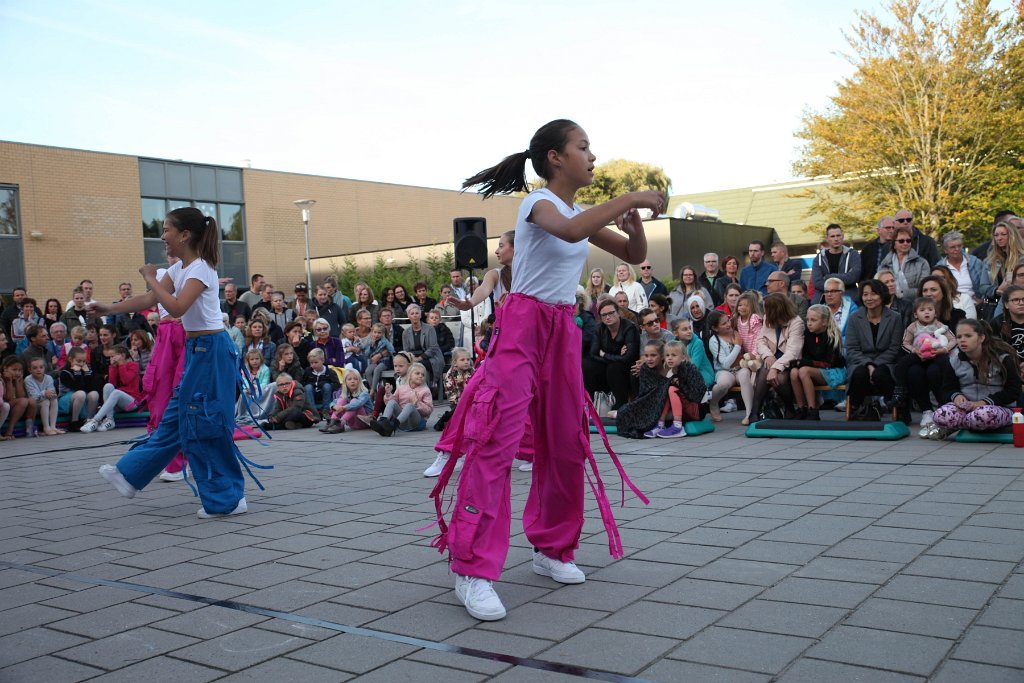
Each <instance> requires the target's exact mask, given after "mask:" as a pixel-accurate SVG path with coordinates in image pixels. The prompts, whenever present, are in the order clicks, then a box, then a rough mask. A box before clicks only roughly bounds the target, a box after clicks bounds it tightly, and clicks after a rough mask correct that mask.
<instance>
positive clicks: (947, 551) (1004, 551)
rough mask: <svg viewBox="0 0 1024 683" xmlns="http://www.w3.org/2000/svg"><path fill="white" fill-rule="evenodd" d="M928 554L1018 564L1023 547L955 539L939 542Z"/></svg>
mask: <svg viewBox="0 0 1024 683" xmlns="http://www.w3.org/2000/svg"><path fill="white" fill-rule="evenodd" d="M928 552H929V553H931V554H933V555H947V556H949V557H967V558H971V559H977V560H1004V561H1007V562H1020V561H1021V560H1022V559H1024V547H1015V546H1014V545H1012V544H1003V543H987V542H982V541H960V540H955V539H944V540H942V541H939V542H938V543H936V544H935V546H933V547H932V548H931V549H930V550H929V551H928Z"/></svg>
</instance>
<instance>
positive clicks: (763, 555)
mask: <svg viewBox="0 0 1024 683" xmlns="http://www.w3.org/2000/svg"><path fill="white" fill-rule="evenodd" d="M825 550H828V548H827V546H823V545H809V544H806V543H783V542H779V541H761V540H755V541H750V542H749V543H745V544H744V545H742V546H740V547H739V548H736V550H733V551H732V552H731V553H729V554H728V556H727V557H730V558H732V559H737V560H760V561H764V562H781V563H782V564H799V565H804V564H807V563H808V562H809V561H810V560H812V559H813V558H815V557H817V556H818V555H820V554H821V553H822V552H824V551H825Z"/></svg>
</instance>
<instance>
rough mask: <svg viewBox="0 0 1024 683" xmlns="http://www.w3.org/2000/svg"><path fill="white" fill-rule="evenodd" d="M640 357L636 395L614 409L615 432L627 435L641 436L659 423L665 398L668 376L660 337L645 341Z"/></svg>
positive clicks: (639, 437) (631, 437)
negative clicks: (616, 409) (616, 430)
mask: <svg viewBox="0 0 1024 683" xmlns="http://www.w3.org/2000/svg"><path fill="white" fill-rule="evenodd" d="M640 359H641V361H642V364H641V366H640V375H639V388H638V390H637V394H636V398H634V399H633V400H632V401H629V402H628V403H626V404H625V405H624V406H622V407H621V408H619V409H618V411H616V413H615V420H616V428H617V429H618V434H619V436H624V437H626V438H628V439H642V438H644V436H645V433H646V432H649V431H653V430H654V429H656V428H657V427H660V426H661V422H660V421H659V420H660V418H661V417H662V413H663V411H664V408H665V402H666V401H667V400H668V390H669V383H670V380H669V378H668V377H666V376H665V343H664V342H662V341H661V340H660V339H656V340H651V341H649V342H647V343H646V344H644V349H643V354H642V355H641V357H640Z"/></svg>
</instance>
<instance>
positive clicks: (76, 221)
mask: <svg viewBox="0 0 1024 683" xmlns="http://www.w3.org/2000/svg"><path fill="white" fill-rule="evenodd" d="M197 163H201V162H197ZM0 183H9V184H14V185H17V186H18V189H19V196H20V201H21V223H22V225H21V227H22V233H23V235H24V239H23V240H22V244H23V246H24V257H25V285H26V287H27V288H28V291H29V294H30V295H31V296H33V297H35V298H37V299H40V300H43V299H45V298H47V297H48V296H56V297H58V298H60V299H61V300H62V301H67V300H68V299H70V297H71V290H72V289H73V288H74V287H75V286H76V285H77V284H78V282H79V281H80V280H82V279H83V278H89V279H91V280H93V281H94V283H95V285H96V296H97V297H98V298H99V299H100V300H105V301H113V300H114V299H116V298H117V285H118V283H120V282H121V281H123V280H128V281H130V282H132V283H133V285H134V286H135V288H136V291H142V290H143V289H144V287H143V281H142V278H141V277H140V276H139V274H138V268H139V266H140V265H141V264H142V262H143V258H144V254H143V242H142V228H141V225H142V208H141V201H140V194H139V164H138V157H134V156H128V155H119V154H103V153H98V152H88V151H81V150H72V149H64V148H58V147H45V146H41V145H27V144H22V143H15V142H4V141H0ZM243 187H244V193H245V220H246V229H247V235H246V239H247V242H248V259H249V272H250V273H257V272H258V273H262V274H263V275H264V276H265V277H266V278H267V279H268V281H270V282H272V283H274V284H275V285H278V286H280V287H282V288H283V289H285V291H287V292H289V293H290V291H291V287H292V286H294V284H295V283H296V282H300V281H304V280H305V279H306V275H305V272H306V271H305V268H306V266H305V242H304V240H303V229H302V220H301V214H300V212H299V210H298V209H297V208H296V207H295V205H294V204H293V203H292V202H293V201H295V200H296V199H315V200H316V201H317V203H316V206H314V207H313V210H312V220H311V221H310V249H311V254H312V256H313V257H314V258H315V257H317V256H321V257H324V256H334V257H338V256H343V255H345V254H352V253H360V252H368V251H376V250H381V251H384V250H389V249H396V248H399V249H404V248H406V247H410V246H417V245H429V244H438V245H446V244H448V243H450V242H451V240H452V218H455V217H456V216H484V217H486V218H487V223H488V233H489V234H490V235H492V236H497V235H499V234H500V233H501V232H503V231H505V230H508V229H510V228H512V227H514V225H515V218H516V211H517V209H518V206H519V200H518V199H515V198H510V197H496V198H494V199H491V200H488V201H486V202H483V201H481V199H480V197H479V195H476V194H471V193H467V194H462V193H459V192H454V191H448V190H435V189H428V188H421V187H410V186H404V185H390V184H387V183H375V182H368V181H359V180H347V179H343V178H328V177H324V176H311V175H300V174H295V173H279V172H274V171H263V170H256V169H243ZM33 231H38V232H41V233H43V236H42V238H40V239H34V238H31V237H30V236H29V235H30V234H31V233H32V232H33ZM443 249H444V247H443V246H442V247H441V250H442V251H443ZM339 262H340V259H339ZM317 275H319V274H318V273H314V276H315V278H316V279H319V278H318V277H316V276H317ZM239 284H244V286H248V283H239Z"/></svg>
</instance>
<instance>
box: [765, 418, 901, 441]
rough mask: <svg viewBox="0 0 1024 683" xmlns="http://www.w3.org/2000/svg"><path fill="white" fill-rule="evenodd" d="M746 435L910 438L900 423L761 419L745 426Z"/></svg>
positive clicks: (882, 439) (818, 437) (892, 439)
mask: <svg viewBox="0 0 1024 683" xmlns="http://www.w3.org/2000/svg"><path fill="white" fill-rule="evenodd" d="M746 434H747V436H748V437H752V438H763V437H771V438H776V439H844V440H864V439H874V440H876V441H896V440H897V439H903V438H906V437H908V436H910V429H908V428H907V425H905V424H903V423H902V422H843V421H841V420H762V421H760V422H755V423H754V424H752V425H750V426H749V427H747V432H746Z"/></svg>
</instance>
